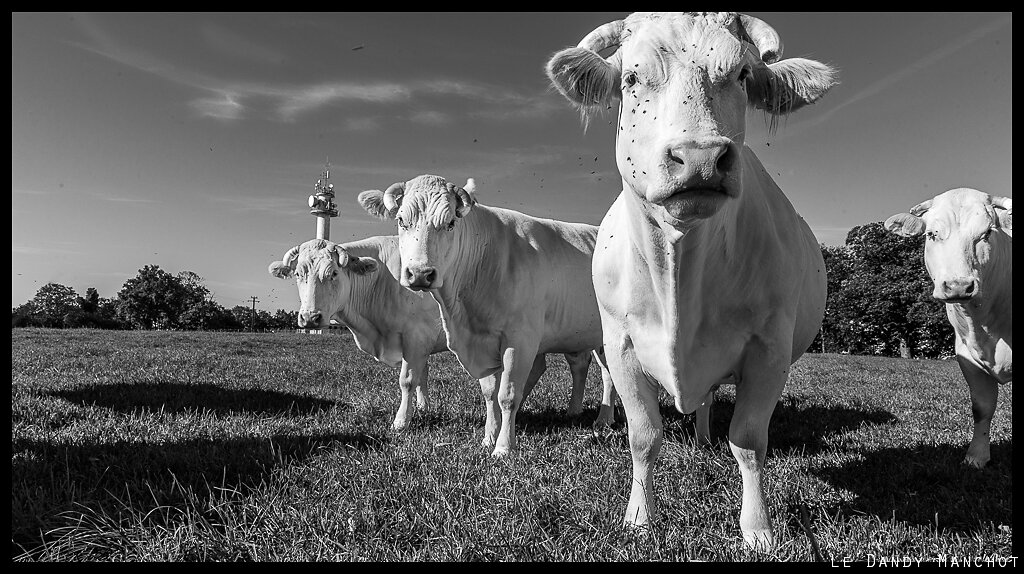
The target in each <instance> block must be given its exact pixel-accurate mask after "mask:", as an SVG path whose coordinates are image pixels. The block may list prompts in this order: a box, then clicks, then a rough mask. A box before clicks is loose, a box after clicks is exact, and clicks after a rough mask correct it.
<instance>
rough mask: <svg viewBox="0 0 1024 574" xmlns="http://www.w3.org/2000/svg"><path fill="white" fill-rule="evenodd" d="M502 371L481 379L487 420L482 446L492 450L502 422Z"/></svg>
mask: <svg viewBox="0 0 1024 574" xmlns="http://www.w3.org/2000/svg"><path fill="white" fill-rule="evenodd" d="M500 375H501V371H498V372H496V373H493V374H491V375H487V376H486V377H483V378H482V379H480V394H481V395H483V397H484V410H485V414H486V419H485V421H484V438H483V440H482V441H480V444H481V445H483V447H484V448H492V447H493V446H494V444H495V443H496V442H497V440H498V431H499V430H500V425H499V421H500V420H501V410H500V409H499V408H498V377H499V376H500Z"/></svg>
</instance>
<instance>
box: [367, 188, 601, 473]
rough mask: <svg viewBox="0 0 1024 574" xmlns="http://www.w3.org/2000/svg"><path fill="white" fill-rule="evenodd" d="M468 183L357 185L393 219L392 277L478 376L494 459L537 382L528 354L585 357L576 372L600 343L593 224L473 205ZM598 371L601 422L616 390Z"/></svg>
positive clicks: (373, 209)
mask: <svg viewBox="0 0 1024 574" xmlns="http://www.w3.org/2000/svg"><path fill="white" fill-rule="evenodd" d="M473 187H474V184H473V180H470V182H469V183H468V184H467V186H466V188H465V189H464V188H462V187H458V186H456V185H453V184H450V183H448V182H447V181H445V179H444V178H442V177H438V176H433V175H421V176H419V177H416V178H414V179H412V180H410V181H408V182H405V183H401V182H400V183H395V184H393V185H392V186H391V187H389V188H388V189H387V191H386V192H383V193H382V192H380V191H377V190H370V191H366V192H363V193H362V194H360V202H361V203H362V204H363V206H364V207H365V208H366V209H367V211H369V212H370V213H371V214H373V215H376V216H378V217H381V218H394V219H396V220H397V221H398V226H399V232H398V245H399V251H400V252H401V256H402V257H401V259H402V270H401V274H400V275H399V280H400V281H401V284H402V285H403V286H405V287H408V288H409V289H412V290H416V291H429V292H430V293H431V295H432V296H433V298H434V299H435V300H436V301H437V303H438V307H439V309H440V312H441V318H442V321H443V324H444V330H445V333H446V335H447V340H448V348H449V349H451V350H452V352H454V353H455V356H456V357H458V359H459V362H460V363H462V366H463V367H465V368H466V370H467V371H469V373H470V374H471V375H472V376H474V377H476V378H478V379H480V390H481V392H482V393H483V397H484V401H485V402H486V403H487V418H486V425H485V428H484V438H483V441H482V444H483V445H484V446H485V447H492V446H493V447H494V450H493V452H492V454H493V455H494V456H496V457H500V456H503V455H505V454H507V453H509V452H510V451H511V450H513V449H514V448H515V447H516V437H515V415H516V412H517V411H518V410H519V406H520V405H521V404H522V402H523V400H524V399H525V398H526V396H527V395H529V393H530V391H531V390H532V388H533V385H534V384H535V383H536V380H537V377H535V376H533V375H532V374H531V371H532V370H533V369H536V366H535V365H536V362H535V358H536V357H542V356H543V354H544V353H575V354H579V356H581V357H587V365H583V364H582V362H581V363H580V366H579V368H580V369H581V372H580V373H578V374H577V372H576V367H573V378H574V379H576V377H577V376H578V375H579V376H582V377H585V376H586V366H588V365H589V356H590V355H589V354H590V352H591V351H593V350H598V349H600V347H601V320H600V317H599V316H598V311H597V302H596V300H595V299H594V288H593V284H592V283H591V281H590V276H589V275H590V274H589V270H590V260H591V257H592V255H593V252H594V240H595V238H596V236H597V228H596V227H594V226H592V225H584V224H581V223H565V222H562V221H554V220H551V219H539V218H535V217H530V216H528V215H525V214H522V213H519V212H517V211H512V210H508V209H501V208H497V207H488V206H484V205H480V204H478V203H477V202H476V199H475V198H474V197H472V196H471V195H470V193H469V192H468V191H467V189H468V190H469V191H472V190H473ZM598 359H599V362H602V361H603V355H598ZM570 366H571V367H572V363H570ZM602 367H603V365H602ZM602 376H603V379H604V396H603V400H602V406H601V411H600V414H599V418H598V422H599V423H603V424H609V423H611V422H612V417H613V410H612V402H611V401H612V400H613V397H612V394H611V393H612V392H613V388H612V386H611V382H610V381H609V379H608V377H607V370H606V369H605V368H602ZM580 391H581V392H582V388H581V389H580ZM579 398H580V400H582V395H580V397H579ZM573 400H574V401H576V396H575V395H574V397H573ZM499 421H500V425H499Z"/></svg>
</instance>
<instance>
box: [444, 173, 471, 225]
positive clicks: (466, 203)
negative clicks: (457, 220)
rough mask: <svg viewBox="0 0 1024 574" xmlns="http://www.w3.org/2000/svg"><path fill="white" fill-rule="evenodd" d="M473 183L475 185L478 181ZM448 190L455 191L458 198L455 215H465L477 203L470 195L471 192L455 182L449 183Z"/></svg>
mask: <svg viewBox="0 0 1024 574" xmlns="http://www.w3.org/2000/svg"><path fill="white" fill-rule="evenodd" d="M470 181H472V180H470ZM473 183H474V187H475V184H476V182H475V181H474V182H473ZM448 191H450V192H452V193H454V194H455V197H456V198H457V199H458V201H457V204H458V208H457V209H456V210H455V215H458V216H459V217H465V215H466V214H467V213H469V210H470V209H472V208H473V204H475V203H476V200H475V199H473V196H472V195H470V194H469V192H467V191H466V190H465V189H462V188H461V187H459V186H457V185H455V184H454V183H449V184H448Z"/></svg>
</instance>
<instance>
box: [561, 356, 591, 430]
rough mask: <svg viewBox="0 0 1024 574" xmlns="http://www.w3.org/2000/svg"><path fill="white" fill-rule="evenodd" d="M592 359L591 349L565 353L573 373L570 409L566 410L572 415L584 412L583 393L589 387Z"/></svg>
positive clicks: (575, 415)
mask: <svg viewBox="0 0 1024 574" xmlns="http://www.w3.org/2000/svg"><path fill="white" fill-rule="evenodd" d="M590 361H591V355H590V351H580V352H579V353H566V354H565V362H566V363H568V364H569V373H570V374H571V375H572V394H571V395H569V409H568V410H567V411H566V413H567V414H568V415H569V416H570V417H577V416H579V415H580V413H582V412H583V393H584V391H585V390H586V388H587V372H588V371H589V370H590Z"/></svg>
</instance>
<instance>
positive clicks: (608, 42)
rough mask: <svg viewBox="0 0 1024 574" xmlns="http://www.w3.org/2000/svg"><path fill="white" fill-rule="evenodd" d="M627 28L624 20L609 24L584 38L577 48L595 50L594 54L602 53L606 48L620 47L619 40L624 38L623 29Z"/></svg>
mask: <svg viewBox="0 0 1024 574" xmlns="http://www.w3.org/2000/svg"><path fill="white" fill-rule="evenodd" d="M625 26H626V23H625V22H624V21H622V20H615V21H614V22H608V23H607V24H604V25H602V26H599V27H597V28H595V29H594V31H592V32H591V33H589V34H587V35H586V36H584V37H583V39H582V40H580V43H579V44H577V45H576V46H577V47H578V48H586V49H588V50H593V51H594V52H600V51H601V50H604V49H605V48H611V47H612V46H618V45H619V39H620V37H621V36H622V29H623V28H624V27H625Z"/></svg>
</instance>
